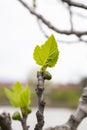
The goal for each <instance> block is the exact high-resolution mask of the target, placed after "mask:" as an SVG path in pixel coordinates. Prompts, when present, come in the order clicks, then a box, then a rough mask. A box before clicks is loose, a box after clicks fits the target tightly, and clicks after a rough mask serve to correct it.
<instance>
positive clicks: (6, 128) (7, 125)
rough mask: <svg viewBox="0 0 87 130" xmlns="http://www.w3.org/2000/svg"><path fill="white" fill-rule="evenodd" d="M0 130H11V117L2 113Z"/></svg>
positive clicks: (0, 115)
mask: <svg viewBox="0 0 87 130" xmlns="http://www.w3.org/2000/svg"><path fill="white" fill-rule="evenodd" d="M0 127H1V129H0V130H12V127H11V117H10V114H9V113H5V112H3V113H2V114H0Z"/></svg>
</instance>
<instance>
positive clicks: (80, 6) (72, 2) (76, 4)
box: [62, 0, 87, 9]
mask: <svg viewBox="0 0 87 130" xmlns="http://www.w3.org/2000/svg"><path fill="white" fill-rule="evenodd" d="M62 1H63V2H65V3H67V4H68V5H69V6H74V7H78V8H82V9H87V5H84V4H82V3H77V2H74V1H71V0H62Z"/></svg>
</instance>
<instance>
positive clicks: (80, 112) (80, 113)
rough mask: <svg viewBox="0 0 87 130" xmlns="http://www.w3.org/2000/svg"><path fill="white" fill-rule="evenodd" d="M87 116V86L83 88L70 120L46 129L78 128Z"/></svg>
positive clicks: (72, 129)
mask: <svg viewBox="0 0 87 130" xmlns="http://www.w3.org/2000/svg"><path fill="white" fill-rule="evenodd" d="M85 117H87V86H86V87H85V88H84V89H83V92H82V95H81V97H80V99H79V104H78V107H77V109H76V111H75V112H74V113H72V115H71V116H70V118H69V120H68V121H67V122H66V123H65V124H63V125H61V126H56V127H54V128H52V127H50V128H47V129H45V130H77V128H78V126H79V124H80V123H81V121H82V120H83V119H84V118H85Z"/></svg>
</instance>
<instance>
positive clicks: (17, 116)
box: [12, 112, 21, 121]
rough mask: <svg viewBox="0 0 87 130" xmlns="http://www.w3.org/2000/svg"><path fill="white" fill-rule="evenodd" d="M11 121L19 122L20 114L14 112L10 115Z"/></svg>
mask: <svg viewBox="0 0 87 130" xmlns="http://www.w3.org/2000/svg"><path fill="white" fill-rule="evenodd" d="M12 119H13V120H19V121H20V120H21V115H20V113H19V112H15V113H13V115H12Z"/></svg>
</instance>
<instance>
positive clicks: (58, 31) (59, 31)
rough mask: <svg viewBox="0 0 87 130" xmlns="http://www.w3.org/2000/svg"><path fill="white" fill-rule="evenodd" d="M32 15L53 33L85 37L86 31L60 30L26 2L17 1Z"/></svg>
mask: <svg viewBox="0 0 87 130" xmlns="http://www.w3.org/2000/svg"><path fill="white" fill-rule="evenodd" d="M18 1H19V2H20V3H21V4H22V5H23V6H24V7H25V8H26V9H27V10H28V11H29V12H30V13H31V14H32V15H34V16H36V17H37V18H38V19H39V20H41V21H42V22H43V23H44V24H45V25H46V26H47V27H48V28H50V29H52V30H53V31H55V32H57V33H60V34H65V35H76V36H77V37H81V36H83V35H87V31H75V30H61V29H59V28H57V27H55V26H54V25H52V24H51V22H50V21H48V20H47V19H45V18H44V17H43V16H42V15H41V14H39V13H37V12H36V11H35V10H34V9H33V8H31V7H30V6H29V5H28V4H27V3H26V2H24V1H23V0H18Z"/></svg>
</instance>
